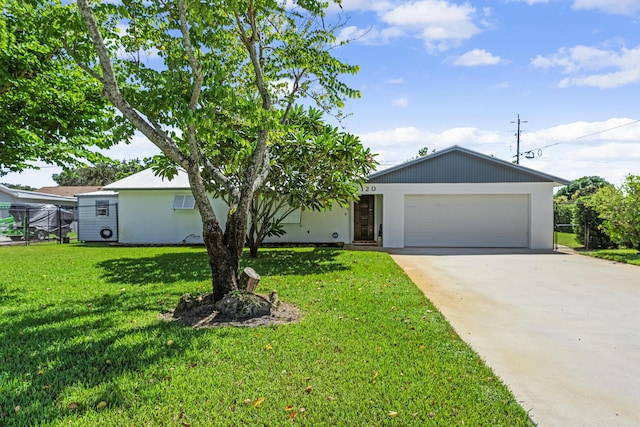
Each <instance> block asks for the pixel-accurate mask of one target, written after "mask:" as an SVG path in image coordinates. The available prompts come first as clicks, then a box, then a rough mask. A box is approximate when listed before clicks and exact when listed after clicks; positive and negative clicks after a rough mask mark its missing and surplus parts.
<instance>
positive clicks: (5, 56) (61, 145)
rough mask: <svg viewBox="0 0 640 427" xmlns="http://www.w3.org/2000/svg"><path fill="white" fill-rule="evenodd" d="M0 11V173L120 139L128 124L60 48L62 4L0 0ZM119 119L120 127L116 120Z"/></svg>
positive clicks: (92, 155) (91, 153)
mask: <svg viewBox="0 0 640 427" xmlns="http://www.w3.org/2000/svg"><path fill="white" fill-rule="evenodd" d="M0 4H1V5H2V10H1V11H0V176H2V175H4V174H6V173H8V172H19V171H22V170H24V169H27V168H37V167H35V166H34V164H33V162H34V161H44V162H47V163H54V164H57V165H59V166H69V165H76V164H78V163H79V162H80V161H81V160H82V159H89V160H96V159H99V158H102V156H100V155H99V154H97V153H96V152H95V151H96V149H98V148H106V147H109V146H111V145H112V144H114V143H116V142H119V140H120V139H121V138H126V136H127V135H128V133H127V132H128V128H127V127H126V126H124V124H123V122H121V121H119V120H118V118H117V117H116V116H115V114H114V112H115V110H114V108H113V107H112V106H110V105H109V103H107V102H106V100H105V99H104V98H103V97H102V96H101V88H100V85H98V84H97V82H96V81H95V80H94V79H89V78H87V76H86V75H85V73H83V72H81V70H79V69H78V68H77V66H76V65H75V64H74V63H73V61H71V58H70V57H69V56H68V55H67V54H66V53H65V52H64V49H62V42H61V40H62V34H63V29H62V28H61V27H60V26H58V25H55V23H56V22H59V21H63V20H65V16H66V15H67V9H66V8H62V7H58V8H53V7H51V6H52V5H51V4H44V3H43V2H40V1H33V0H32V1H29V0H27V1H24V0H2V1H1V3H0ZM123 126H124V127H123Z"/></svg>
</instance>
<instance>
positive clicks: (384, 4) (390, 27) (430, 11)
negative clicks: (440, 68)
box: [330, 0, 491, 53]
mask: <svg viewBox="0 0 640 427" xmlns="http://www.w3.org/2000/svg"><path fill="white" fill-rule="evenodd" d="M342 10H343V11H344V12H373V13H375V14H376V15H377V17H378V19H379V21H380V22H379V24H373V25H372V26H371V27H370V28H369V29H362V28H358V27H356V26H349V27H345V28H343V29H342V31H341V32H340V34H339V36H338V39H339V40H356V41H359V42H362V43H366V44H386V43H389V42H390V41H392V40H393V39H396V38H399V37H413V38H417V39H420V40H423V41H424V44H425V46H426V47H427V49H428V50H429V52H431V53H435V52H442V51H445V50H447V49H449V48H451V47H454V46H459V45H460V44H461V43H462V42H463V41H464V40H468V39H470V38H471V37H473V36H475V35H477V34H479V33H480V32H481V31H482V28H484V27H486V26H487V25H488V24H487V23H486V22H485V18H486V17H488V16H490V14H491V10H490V9H489V8H485V9H483V10H482V11H480V12H479V11H478V10H477V9H476V8H475V7H473V6H471V5H470V4H469V3H464V4H455V3H452V2H451V1H449V0H413V1H408V2H403V1H398V0H396V1H367V0H345V1H344V2H343V4H342ZM330 11H339V7H337V6H331V7H330Z"/></svg>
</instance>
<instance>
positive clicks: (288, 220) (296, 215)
mask: <svg viewBox="0 0 640 427" xmlns="http://www.w3.org/2000/svg"><path fill="white" fill-rule="evenodd" d="M286 209H289V208H288V207H287V208H286ZM301 212H302V209H300V208H298V209H296V210H295V211H293V212H291V213H290V214H289V215H287V216H285V217H284V218H283V219H282V223H283V224H300V214H301ZM276 218H279V215H276Z"/></svg>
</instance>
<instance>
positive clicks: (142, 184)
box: [103, 169, 191, 191]
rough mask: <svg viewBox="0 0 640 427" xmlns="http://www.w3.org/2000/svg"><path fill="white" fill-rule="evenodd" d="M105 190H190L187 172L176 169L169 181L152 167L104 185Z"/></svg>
mask: <svg viewBox="0 0 640 427" xmlns="http://www.w3.org/2000/svg"><path fill="white" fill-rule="evenodd" d="M103 188H104V189H105V190H115V191H118V190H190V189H191V186H190V185H189V178H188V177H187V173H186V172H185V171H183V170H181V169H178V175H176V176H175V177H174V178H173V179H172V180H171V181H169V180H168V179H167V178H164V177H162V176H158V175H156V174H155V172H154V171H153V169H145V170H143V171H141V172H138V173H135V174H133V175H130V176H128V177H126V178H123V179H121V180H119V181H116V182H114V183H111V184H109V185H105V186H104V187H103Z"/></svg>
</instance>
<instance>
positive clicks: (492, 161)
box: [367, 145, 570, 185]
mask: <svg viewBox="0 0 640 427" xmlns="http://www.w3.org/2000/svg"><path fill="white" fill-rule="evenodd" d="M367 182H369V183H377V184H432V183H453V184H457V183H498V182H550V183H554V184H556V185H567V184H569V183H570V181H567V180H566V179H563V178H559V177H556V176H553V175H549V174H546V173H543V172H538V171H535V170H533V169H529V168H526V167H524V166H520V165H516V164H514V163H510V162H507V161H504V160H500V159H496V158H495V157H491V156H487V155H485V154H481V153H478V152H476V151H472V150H469V149H467V148H463V147H460V146H458V145H454V146H453V147H449V148H446V149H444V150H442V151H438V152H436V153H434V154H429V155H427V156H424V157H420V158H418V159H415V160H411V161H409V162H406V163H403V164H401V165H397V166H393V167H390V168H388V169H385V170H383V171H380V172H376V173H373V174H371V175H369V177H368V179H367Z"/></svg>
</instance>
